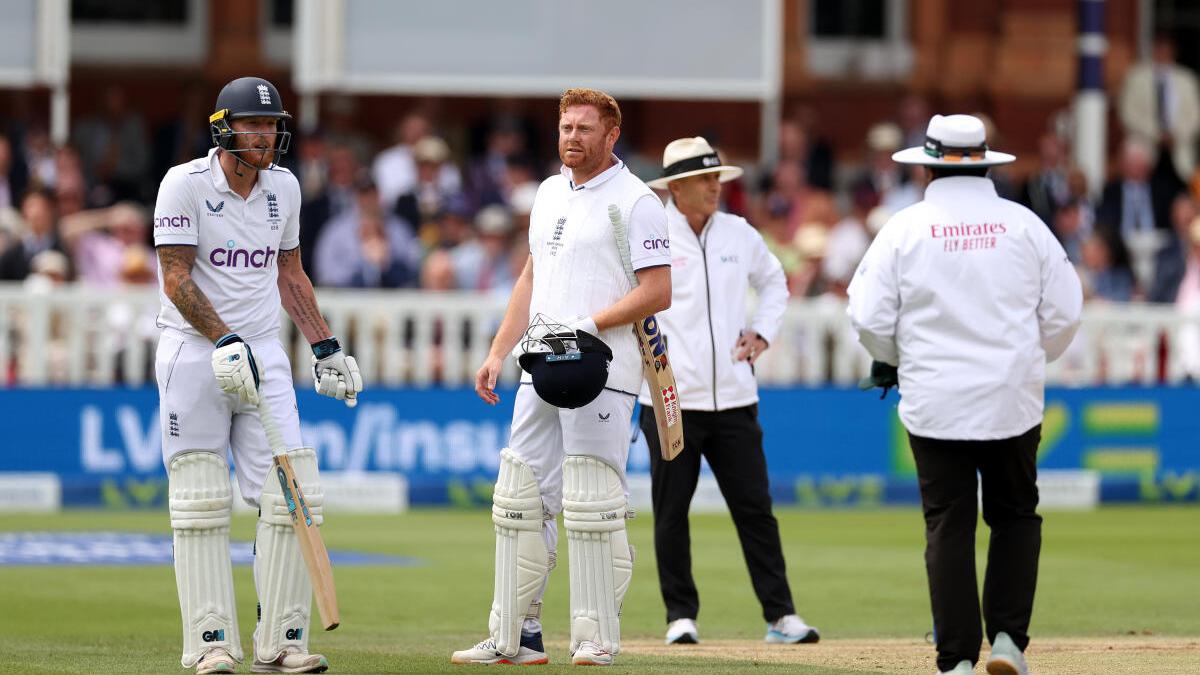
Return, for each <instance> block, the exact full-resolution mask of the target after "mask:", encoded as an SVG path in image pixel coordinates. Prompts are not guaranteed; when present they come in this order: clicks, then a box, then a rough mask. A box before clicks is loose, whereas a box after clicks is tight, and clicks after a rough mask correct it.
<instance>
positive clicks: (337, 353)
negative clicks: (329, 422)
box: [312, 337, 363, 408]
mask: <svg viewBox="0 0 1200 675" xmlns="http://www.w3.org/2000/svg"><path fill="white" fill-rule="evenodd" d="M312 366H313V388H314V389H316V392H317V393H318V394H321V395H322V396H331V397H333V398H336V399H337V400H339V401H345V402H346V405H347V406H348V407H350V408H353V407H354V406H356V405H358V395H359V393H361V392H362V390H363V380H362V374H361V373H359V372H358V362H357V361H355V360H354V357H353V356H346V354H345V353H343V352H342V346H341V345H340V344H339V343H338V341H337V338H333V337H331V338H326V339H324V340H321V341H320V342H318V343H316V344H315V345H313V357H312Z"/></svg>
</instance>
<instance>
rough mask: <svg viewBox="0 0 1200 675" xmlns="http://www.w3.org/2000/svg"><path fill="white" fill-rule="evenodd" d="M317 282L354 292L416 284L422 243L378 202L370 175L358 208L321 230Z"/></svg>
mask: <svg viewBox="0 0 1200 675" xmlns="http://www.w3.org/2000/svg"><path fill="white" fill-rule="evenodd" d="M315 256H316V260H315V267H316V270H317V284H318V285H320V286H342V287H355V288H404V287H410V286H415V285H416V283H417V276H418V272H419V270H420V263H421V245H420V243H419V242H418V241H417V239H416V237H415V236H414V234H413V230H412V227H411V226H410V225H409V224H408V223H406V222H404V221H403V220H401V219H400V218H399V217H398V216H397V215H396V214H394V213H392V212H390V211H385V210H384V209H383V206H382V205H381V204H380V203H379V190H378V188H376V186H375V182H374V181H373V180H371V178H370V176H369V175H367V174H365V173H364V174H362V175H360V177H359V179H358V181H357V182H356V184H355V205H354V207H353V208H351V209H348V210H346V211H343V212H342V213H341V215H339V216H337V217H335V218H334V219H333V220H331V221H330V222H329V223H328V224H327V225H326V226H325V227H324V228H323V229H322V231H321V237H320V239H318V240H317V244H316V251H315Z"/></svg>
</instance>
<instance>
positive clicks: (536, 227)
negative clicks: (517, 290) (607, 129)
mask: <svg viewBox="0 0 1200 675" xmlns="http://www.w3.org/2000/svg"><path fill="white" fill-rule="evenodd" d="M613 159H614V160H616V164H615V165H613V166H612V167H611V168H609V169H607V170H606V171H604V172H603V173H601V174H600V175H598V176H596V177H595V178H592V179H591V180H589V181H588V182H586V183H584V184H583V185H575V184H574V183H573V182H572V181H571V172H570V170H569V169H567V168H566V167H563V169H562V171H561V173H560V174H559V175H557V176H551V177H550V178H547V179H546V180H545V181H543V182H542V184H541V186H540V187H539V188H538V192H537V196H536V197H535V198H534V201H533V211H532V212H531V213H530V216H529V252H530V255H531V256H532V257H533V292H532V297H531V298H530V303H529V316H530V318H532V317H534V316H535V315H537V314H539V313H541V314H544V315H546V316H547V317H549V318H550V319H553V320H555V321H560V322H562V323H570V322H571V321H572V320H574V319H578V318H583V317H586V316H593V315H595V314H596V313H597V312H599V311H601V310H603V309H607V308H608V307H610V306H612V305H613V304H614V303H615V302H617V301H618V300H620V299H621V298H623V297H625V296H626V295H627V294H628V293H629V292H630V291H631V290H632V289H633V287H632V285H631V284H630V283H629V279H628V278H627V277H626V276H625V266H624V264H623V263H622V262H621V257H620V254H619V253H618V252H617V244H616V239H615V238H614V237H613V229H612V223H611V222H610V221H609V218H608V206H609V204H616V205H617V206H618V207H619V208H620V210H621V213H622V214H625V218H626V222H628V223H629V232H628V237H629V252H630V259H631V260H632V262H633V268H634V270H639V269H645V268H647V267H656V266H659V265H670V264H671V243H670V239H669V238H668V235H667V216H666V212H665V211H664V210H663V206H662V202H661V201H660V200H659V198H658V196H657V195H655V194H654V192H652V191H651V190H650V188H649V187H647V186H646V184H645V183H643V182H642V181H641V180H639V179H638V178H637V177H636V176H634V175H633V174H632V173H630V172H629V169H627V168H625V163H624V162H622V161H620V160H619V159H616V157H615V156H614V158H613ZM599 337H600V339H601V340H604V342H605V343H606V344H608V346H609V348H611V349H612V352H613V360H612V363H611V364H610V365H609V369H608V384H607V386H608V388H609V389H615V390H617V391H623V392H625V393H628V394H633V395H636V394H637V392H638V390H639V389H640V388H641V381H642V357H641V352H640V350H639V348H638V343H637V339H636V338H635V337H634V335H633V329H632V328H631V327H630V326H628V325H626V326H617V327H615V328H610V329H608V330H603V331H600V335H599ZM522 380H523V381H525V382H528V381H529V375H528V374H527V373H526V374H524V375H523V377H522Z"/></svg>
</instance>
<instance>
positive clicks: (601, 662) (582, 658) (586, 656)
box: [571, 640, 613, 666]
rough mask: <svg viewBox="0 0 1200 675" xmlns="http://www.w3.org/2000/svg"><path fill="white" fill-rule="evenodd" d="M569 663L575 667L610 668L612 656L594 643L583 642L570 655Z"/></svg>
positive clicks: (589, 641)
mask: <svg viewBox="0 0 1200 675" xmlns="http://www.w3.org/2000/svg"><path fill="white" fill-rule="evenodd" d="M571 663H573V664H575V665H577V666H611V665H612V664H613V655H612V653H610V652H607V651H605V650H604V649H603V648H602V647H601V646H600V645H598V644H596V643H595V642H592V641H591V640H584V641H583V642H580V643H579V647H578V648H576V649H575V653H574V654H571Z"/></svg>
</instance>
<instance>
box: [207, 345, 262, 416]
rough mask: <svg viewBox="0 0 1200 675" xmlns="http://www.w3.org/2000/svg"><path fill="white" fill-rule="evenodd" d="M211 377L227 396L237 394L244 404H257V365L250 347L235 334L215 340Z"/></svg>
mask: <svg viewBox="0 0 1200 675" xmlns="http://www.w3.org/2000/svg"><path fill="white" fill-rule="evenodd" d="M212 367H213V376H214V377H216V379H217V386H218V387H220V388H221V391H223V392H225V393H228V394H237V395H238V397H239V398H241V399H242V400H243V401H245V402H246V403H250V404H254V405H257V404H258V364H256V363H255V362H254V354H253V353H252V352H251V351H250V345H248V344H246V343H245V342H244V341H243V340H242V338H240V337H238V335H237V333H230V334H228V335H225V336H223V337H222V338H221V339H220V340H217V343H216V348H215V349H213V355H212Z"/></svg>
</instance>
